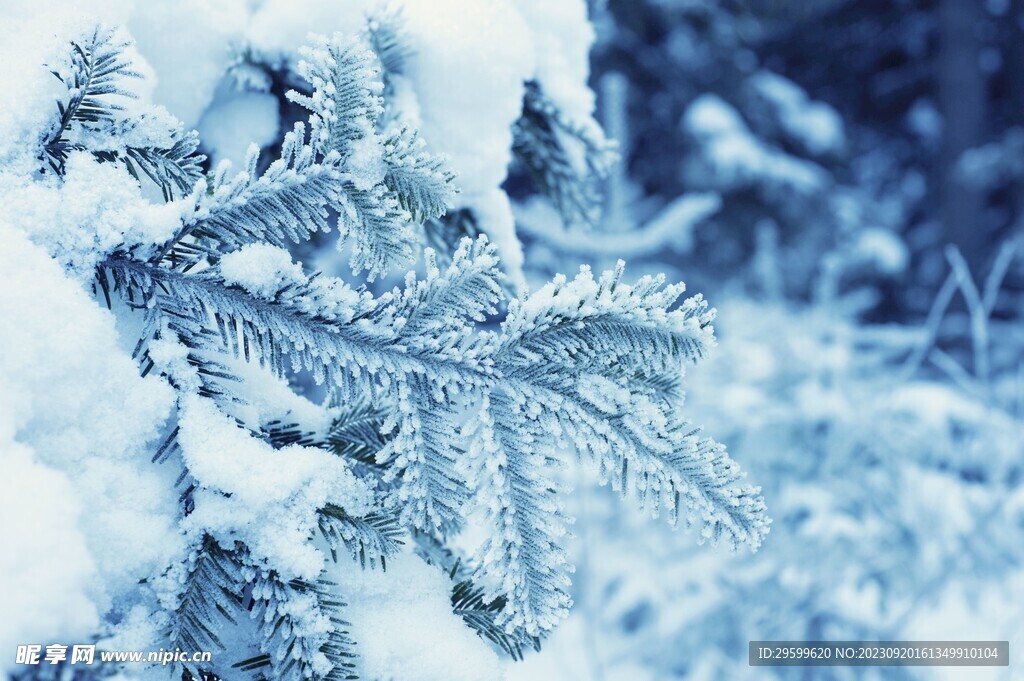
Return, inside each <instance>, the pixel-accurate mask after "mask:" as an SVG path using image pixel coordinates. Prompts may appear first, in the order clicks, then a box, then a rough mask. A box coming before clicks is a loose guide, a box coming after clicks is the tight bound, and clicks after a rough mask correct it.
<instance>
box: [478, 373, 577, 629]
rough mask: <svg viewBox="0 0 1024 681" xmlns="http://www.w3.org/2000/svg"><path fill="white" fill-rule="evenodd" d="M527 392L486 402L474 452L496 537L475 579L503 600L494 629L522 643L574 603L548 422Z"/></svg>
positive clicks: (491, 598)
mask: <svg viewBox="0 0 1024 681" xmlns="http://www.w3.org/2000/svg"><path fill="white" fill-rule="evenodd" d="M531 397H532V396H531V395H530V394H529V393H526V392H514V391H512V390H510V389H508V388H507V387H505V388H503V389H502V390H500V391H497V392H495V393H493V394H492V395H490V396H489V397H488V398H485V399H484V404H483V406H482V408H481V412H480V415H479V417H478V424H477V425H476V428H477V429H478V430H477V433H476V435H477V437H475V438H474V440H473V446H472V448H471V449H470V455H471V457H472V458H473V459H474V460H475V463H476V466H477V468H478V469H479V472H478V474H477V475H476V476H475V477H476V480H477V481H478V483H479V484H481V485H483V487H484V488H485V489H487V490H488V491H489V494H488V497H489V498H490V501H488V502H487V503H486V504H485V511H486V513H487V517H488V522H489V523H490V524H491V526H492V527H491V532H490V533H489V534H488V537H487V539H486V540H485V542H484V544H483V546H482V547H481V548H480V550H479V554H478V555H479V559H478V562H479V567H478V570H477V579H478V580H479V581H480V583H481V584H483V585H484V588H485V591H486V594H487V596H486V600H487V601H488V602H492V601H494V600H496V599H498V598H503V599H504V600H505V603H504V607H503V609H502V611H501V613H500V614H499V615H498V616H497V618H496V624H498V625H499V626H501V627H503V628H504V631H505V632H506V634H508V635H510V636H513V637H515V638H519V639H537V638H540V637H541V636H543V635H545V634H546V633H548V632H550V631H551V630H552V629H553V628H554V627H555V625H557V624H558V623H559V622H560V621H561V620H562V619H563V618H564V617H565V616H566V614H567V613H568V609H569V607H570V606H571V605H572V599H571V598H570V596H569V587H570V586H571V584H572V582H571V580H570V578H569V573H570V572H572V567H571V566H570V565H569V563H568V558H567V556H566V553H565V549H564V548H562V544H561V541H562V539H563V537H564V535H565V525H566V523H567V522H568V520H567V519H566V518H565V516H564V513H563V510H562V503H561V496H562V495H563V494H564V493H565V492H567V490H565V489H562V488H561V487H560V486H559V485H558V483H556V482H555V477H554V472H555V471H556V470H557V469H558V467H559V466H560V463H559V460H558V459H557V458H556V457H555V455H554V451H553V445H554V444H555V442H553V441H552V437H551V432H549V428H550V424H549V422H548V421H549V419H545V418H544V412H543V411H542V408H538V406H537V404H536V402H534V401H533V400H532V399H531Z"/></svg>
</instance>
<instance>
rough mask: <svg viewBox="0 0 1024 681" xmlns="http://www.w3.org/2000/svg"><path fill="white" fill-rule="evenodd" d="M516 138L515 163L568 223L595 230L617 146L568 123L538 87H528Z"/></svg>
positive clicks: (597, 132)
mask: <svg viewBox="0 0 1024 681" xmlns="http://www.w3.org/2000/svg"><path fill="white" fill-rule="evenodd" d="M513 132H514V139H513V144H512V151H513V153H514V154H515V157H516V159H517V160H518V161H519V162H520V163H521V164H522V165H523V167H524V168H525V169H526V170H527V172H528V173H529V175H530V177H531V178H532V179H533V181H534V184H535V185H536V186H537V187H538V188H539V189H540V191H541V192H542V193H543V194H544V195H546V196H547V197H548V198H549V199H550V200H551V201H552V203H554V205H555V208H557V209H558V212H559V214H560V215H561V216H562V220H563V222H564V223H565V224H566V225H567V226H575V225H581V226H587V227H594V226H596V225H597V223H598V222H599V221H600V219H601V209H602V202H603V200H604V199H603V196H602V192H601V188H600V183H601V181H603V180H604V178H605V177H606V176H607V174H608V169H609V168H610V167H611V164H612V161H613V160H614V151H613V150H612V145H611V144H610V143H609V142H608V141H607V140H605V139H604V138H603V137H600V136H599V131H597V130H588V129H586V128H584V127H582V126H579V125H574V124H573V123H572V122H570V121H568V120H567V119H566V118H565V115H564V114H563V113H562V112H561V111H560V110H559V109H558V107H557V106H556V105H555V103H554V102H553V101H551V99H549V98H548V97H547V96H546V95H545V94H544V93H543V91H542V90H541V88H540V85H539V84H537V83H536V82H530V83H527V86H526V94H525V95H524V96H523V112H522V116H521V117H520V118H519V120H518V121H517V122H516V124H515V126H514V128H513ZM570 145H572V146H575V147H578V148H579V151H576V150H574V149H572V148H571V146H570ZM578 157H582V163H580V161H579V160H578Z"/></svg>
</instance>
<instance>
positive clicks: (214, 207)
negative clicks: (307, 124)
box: [161, 123, 343, 255]
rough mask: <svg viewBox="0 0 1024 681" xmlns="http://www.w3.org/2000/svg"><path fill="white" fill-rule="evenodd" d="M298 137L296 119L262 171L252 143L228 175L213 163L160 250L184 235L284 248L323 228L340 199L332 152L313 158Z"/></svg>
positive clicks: (301, 133) (301, 136) (299, 129)
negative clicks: (205, 183) (186, 214)
mask: <svg viewBox="0 0 1024 681" xmlns="http://www.w3.org/2000/svg"><path fill="white" fill-rule="evenodd" d="M304 139H305V128H304V126H303V125H302V124H301V123H297V124H296V125H295V128H294V130H293V131H292V132H290V133H288V134H287V135H285V139H284V143H283V145H282V147H281V157H280V158H279V159H277V160H276V161H274V162H273V163H271V164H270V167H269V168H267V170H266V171H265V172H264V173H263V174H262V175H257V172H256V167H257V162H258V160H259V150H258V149H256V148H255V146H253V147H251V148H250V150H249V155H248V157H247V158H246V169H245V170H244V171H243V172H241V173H239V174H238V175H237V176H235V177H234V178H233V179H231V180H226V179H225V174H226V172H227V168H226V167H225V166H222V167H221V168H218V171H217V173H216V174H215V175H214V178H213V180H212V186H211V187H210V191H209V192H206V191H204V190H199V191H198V192H197V207H196V211H195V214H194V215H193V216H192V217H191V218H190V219H189V220H187V221H186V224H185V225H184V227H183V229H182V231H181V232H180V233H179V234H178V235H177V236H176V237H175V239H174V240H172V241H171V242H170V243H169V244H167V245H165V247H164V248H163V250H162V252H161V255H166V254H167V253H168V252H169V251H170V248H171V247H172V246H173V245H174V244H176V243H177V242H179V241H181V239H183V238H184V237H185V236H188V235H191V236H193V237H195V238H199V239H203V238H208V239H212V240H214V241H215V242H217V243H218V244H220V245H221V246H222V247H224V248H227V249H229V250H233V249H235V248H238V247H240V246H243V245H245V244H248V243H254V242H267V243H271V244H274V245H276V246H281V247H285V246H286V245H287V244H288V243H289V242H291V243H299V242H300V241H304V240H306V239H308V238H309V236H310V234H311V233H312V232H316V231H321V232H327V231H329V230H330V226H329V224H328V222H327V218H328V212H327V207H328V206H336V205H339V204H340V203H341V202H342V200H343V199H342V193H341V191H342V184H343V182H342V180H341V177H340V175H339V173H338V170H337V167H336V164H335V160H336V159H335V157H334V156H333V155H329V156H327V157H326V158H324V159H323V160H322V161H321V162H316V161H315V156H314V153H313V149H312V147H310V146H307V145H306V144H305V143H304Z"/></svg>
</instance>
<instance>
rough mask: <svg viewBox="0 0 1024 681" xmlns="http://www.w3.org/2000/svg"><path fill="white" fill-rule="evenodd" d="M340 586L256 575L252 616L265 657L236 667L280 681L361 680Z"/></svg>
mask: <svg viewBox="0 0 1024 681" xmlns="http://www.w3.org/2000/svg"><path fill="white" fill-rule="evenodd" d="M336 587H337V585H336V584H334V583H333V582H329V581H327V580H326V579H324V578H323V577H321V578H320V579H318V580H317V581H314V582H310V581H306V580H300V579H293V580H290V581H288V582H282V581H281V580H280V579H278V578H277V576H276V575H275V574H273V573H270V574H260V575H258V576H257V578H256V581H255V584H254V586H253V590H252V599H253V602H254V604H255V606H256V607H255V609H254V611H253V616H254V617H256V618H257V619H258V621H259V623H260V632H261V635H262V639H263V641H262V644H261V646H260V647H261V650H262V651H263V655H260V656H257V657H254V658H251V659H248V660H244V661H242V662H238V663H236V664H235V665H234V667H235V668H239V669H244V670H246V671H253V670H256V669H260V668H268V669H269V671H270V678H273V679H275V681H292V680H294V681H308V680H310V679H316V680H323V681H338V680H341V679H356V678H358V677H357V676H356V674H355V657H356V652H355V642H354V641H353V640H352V638H351V635H350V633H349V631H348V628H349V626H350V625H349V623H348V622H346V621H345V620H344V618H343V617H342V610H343V608H344V607H345V603H344V602H343V601H341V600H340V599H339V598H338V597H337V596H336V595H335V593H334V592H335V590H336Z"/></svg>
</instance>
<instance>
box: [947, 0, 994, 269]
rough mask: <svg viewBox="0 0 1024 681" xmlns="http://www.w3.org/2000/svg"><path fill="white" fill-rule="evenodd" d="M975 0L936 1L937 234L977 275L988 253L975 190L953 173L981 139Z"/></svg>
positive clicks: (982, 80)
mask: <svg viewBox="0 0 1024 681" xmlns="http://www.w3.org/2000/svg"><path fill="white" fill-rule="evenodd" d="M980 4H981V3H980V2H979V0H939V64H938V65H939V69H938V74H937V77H938V90H939V106H940V108H941V111H942V116H943V119H944V121H945V127H944V131H943V147H942V154H941V158H940V164H941V165H940V168H939V178H940V179H939V191H940V192H941V195H940V202H941V204H940V205H941V211H942V213H941V219H942V226H943V238H944V241H946V242H947V243H953V244H956V245H957V246H958V247H959V248H960V250H961V251H962V252H963V255H964V258H965V259H966V260H967V263H968V264H969V265H970V266H971V270H972V271H973V272H974V273H975V275H976V276H977V275H978V274H979V273H980V272H981V269H982V268H983V267H984V265H985V258H986V256H987V255H988V252H989V248H988V245H989V244H988V237H987V234H986V232H987V229H986V225H985V224H984V223H983V217H982V212H983V205H982V200H983V198H982V195H981V192H979V191H977V190H975V189H973V188H971V187H970V186H969V185H967V184H965V183H964V182H963V181H962V180H961V179H960V178H959V177H958V174H957V161H958V160H959V158H960V156H961V155H962V154H963V152H964V151H966V150H967V149H970V148H972V147H975V146H978V145H979V144H981V143H982V142H983V141H984V131H985V97H986V86H985V78H984V76H983V74H982V73H981V71H980V69H979V67H978V59H979V52H980V49H979V48H980V45H979V40H978V35H977V31H978V14H979V12H980V9H981V8H980Z"/></svg>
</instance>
